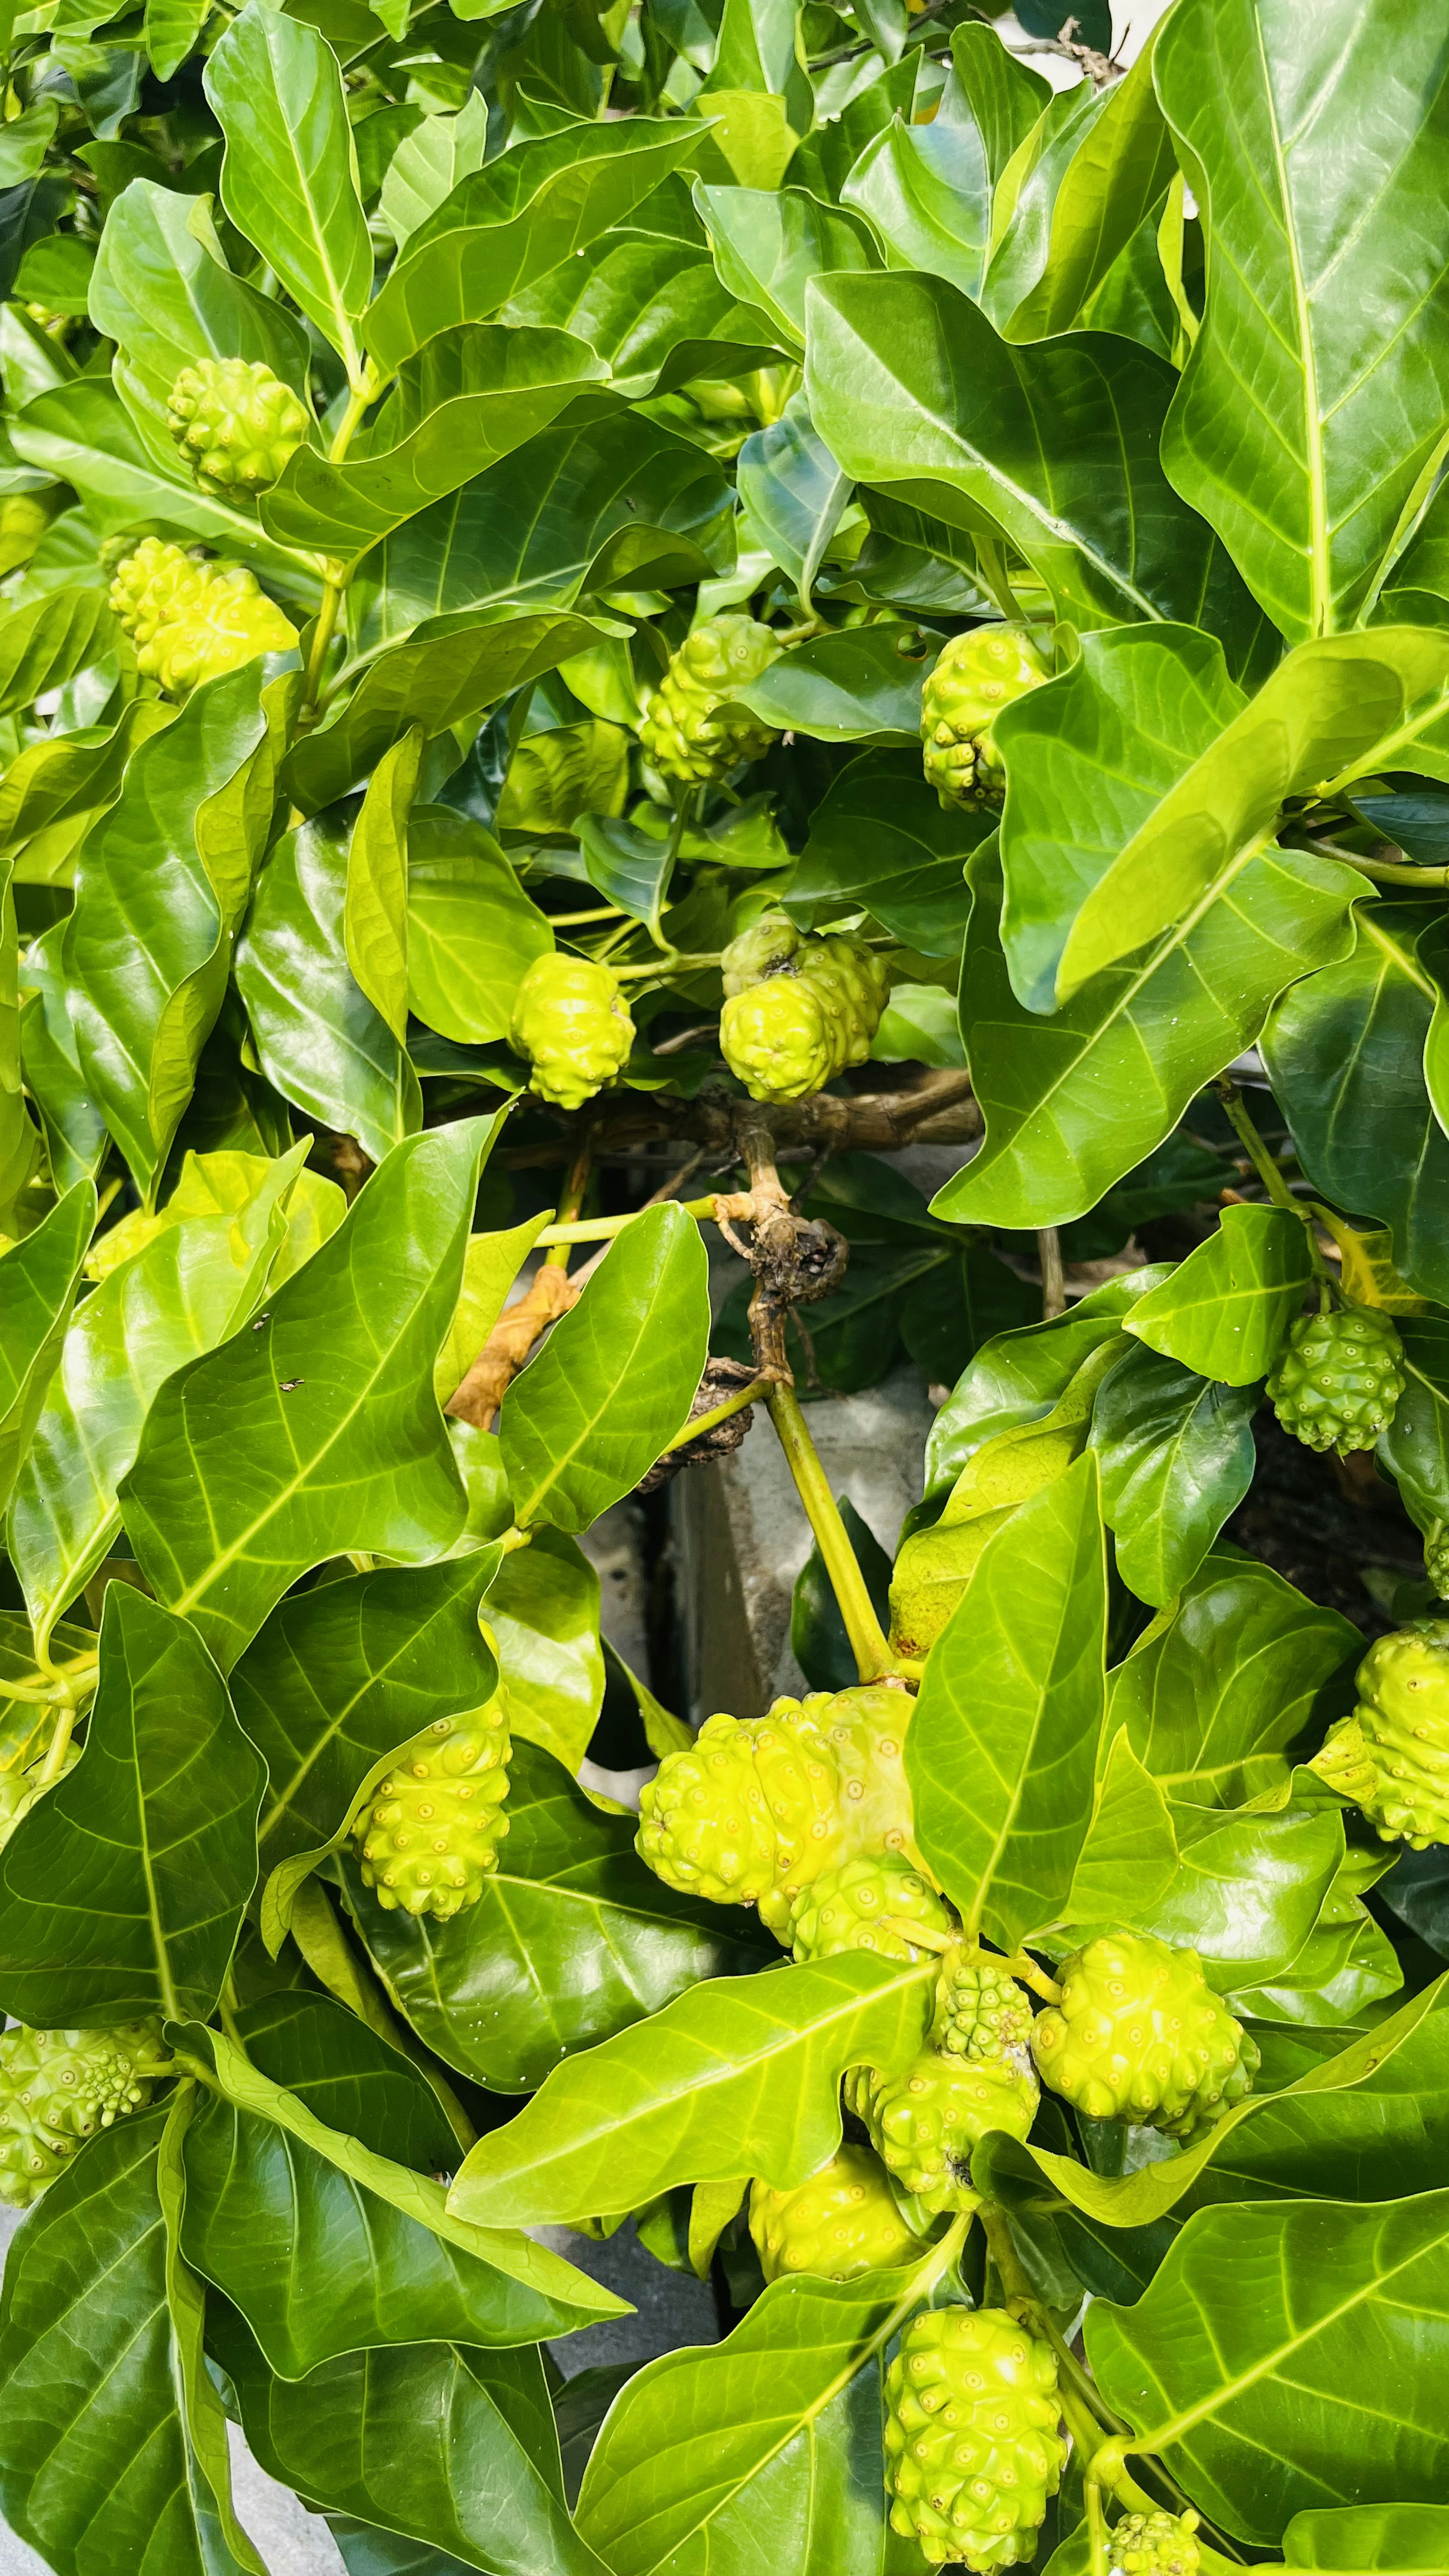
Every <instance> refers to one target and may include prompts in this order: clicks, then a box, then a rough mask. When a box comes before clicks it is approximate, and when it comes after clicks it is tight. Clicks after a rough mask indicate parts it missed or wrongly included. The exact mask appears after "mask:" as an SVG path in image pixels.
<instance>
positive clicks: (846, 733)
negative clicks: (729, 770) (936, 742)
mask: <svg viewBox="0 0 1449 2576" xmlns="http://www.w3.org/2000/svg"><path fill="white" fill-rule="evenodd" d="M924 678H925V668H924V656H923V654H922V652H921V648H920V644H919V642H918V640H917V634H916V630H915V629H914V628H913V627H905V626H896V625H885V626H862V627H854V628H848V629H844V630H840V631H837V632H836V633H834V634H828V635H813V636H811V638H810V639H809V641H808V643H804V644H796V645H793V646H792V647H791V649H790V650H789V651H788V652H786V653H781V654H780V655H779V656H778V658H777V659H776V660H775V661H773V662H772V663H771V664H770V667H769V669H768V670H767V671H764V672H762V673H761V675H760V677H759V679H758V680H752V681H751V683H750V685H749V687H748V688H747V689H741V690H739V691H738V693H737V699H736V703H737V704H739V705H740V706H745V707H748V708H749V709H750V711H751V713H752V714H753V715H757V716H759V717H760V719H761V721H762V722H763V723H765V724H768V725H778V726H779V727H780V729H781V731H782V732H786V733H791V732H793V733H806V734H813V735H814V736H815V737H816V738H817V740H819V741H821V742H876V743H904V742H909V743H911V744H913V745H914V744H918V743H919V741H920V738H921V682H922V680H923V679H924Z"/></svg>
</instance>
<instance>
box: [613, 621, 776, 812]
mask: <svg viewBox="0 0 1449 2576" xmlns="http://www.w3.org/2000/svg"><path fill="white" fill-rule="evenodd" d="M779 650H780V647H779V645H778V643H777V642H776V640H775V637H774V636H773V635H772V634H771V632H770V629H769V627H768V626H761V625H759V624H757V622H756V620H755V619H754V618H753V617H746V616H745V615H744V614H743V613H742V612H741V611H740V610H738V609H727V610H726V611H725V612H724V613H723V614H722V615H721V616H719V617H711V618H708V619H707V620H706V621H705V623H704V625H702V626H696V628H695V630H694V632H693V634H692V635H686V637H685V639H684V642H683V643H682V644H681V645H680V648H679V650H678V652H677V653H676V654H675V655H674V658H673V660H672V661H671V662H670V665H669V668H668V670H667V671H666V672H665V674H664V677H663V679H662V680H661V681H660V683H659V686H658V688H657V689H656V690H655V692H654V694H653V696H652V697H651V698H650V700H649V702H648V704H647V706H646V707H645V709H644V716H643V721H642V723H641V724H640V727H639V741H640V745H641V747H642V749H643V753H644V757H645V759H646V760H648V761H650V762H652V764H653V766H654V767H655V768H656V769H657V770H658V771H659V773H660V775H661V777H664V778H675V779H679V780H681V781H682V782H683V783H684V784H685V785H686V786H691V787H702V786H705V785H706V784H708V782H709V781H710V780H711V779H716V778H725V777H727V776H728V774H729V772H730V771H731V770H732V769H734V768H737V767H738V765H739V763H740V762H741V761H742V760H758V759H760V757H761V755H762V754H763V753H765V752H767V751H768V750H769V748H770V745H771V743H772V742H773V741H774V739H775V735H774V732H773V730H772V729H771V727H770V726H769V725H762V724H758V723H756V722H755V720H754V719H753V717H749V716H745V717H741V718H738V719H735V720H733V721H731V722H730V723H728V724H726V723H723V722H721V721H720V720H719V718H718V717H717V715H716V712H715V711H716V709H717V708H719V707H721V706H723V705H724V704H726V702H727V701H729V700H731V699H732V698H734V696H735V695H736V693H737V692H738V691H739V690H740V689H747V688H748V687H749V686H750V683H751V681H752V680H757V679H758V678H759V676H760V673H761V672H762V671H766V670H768V669H769V666H770V664H771V663H772V662H773V661H774V659H775V657H776V655H777V654H778V652H779Z"/></svg>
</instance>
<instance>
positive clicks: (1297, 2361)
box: [1087, 2191, 1449, 2547]
mask: <svg viewBox="0 0 1449 2576" xmlns="http://www.w3.org/2000/svg"><path fill="white" fill-rule="evenodd" d="M1248 2282H1251V2283H1252V2285H1253V2287H1252V2293H1251V2295H1250V2296H1247V2297H1245V2296H1244V2295H1243V2285H1244V2284H1246V2283H1248ZM1446 2310H1449V2192H1443V2191H1437V2192H1425V2193H1424V2194H1423V2195H1422V2197H1420V2198H1418V2199H1415V2200H1403V2201H1397V2202H1390V2203H1389V2204H1388V2205H1387V2206H1386V2207H1380V2208H1370V2209H1352V2208H1347V2207H1344V2206H1343V2205H1341V2204H1335V2203H1333V2202H1321V2201H1314V2202H1301V2201H1300V2202H1296V2203H1290V2204H1289V2205H1288V2206H1287V2207H1286V2208H1254V2207H1247V2208H1237V2209H1228V2210H1212V2211H1208V2212H1205V2213H1204V2214H1203V2215H1201V2216H1200V2217H1197V2218H1194V2219H1192V2220H1190V2221H1189V2223H1188V2225H1187V2227H1186V2228H1185V2229H1184V2230H1183V2233H1182V2235H1181V2236H1180V2237H1179V2238H1178V2241H1177V2243H1176V2245H1175V2246H1174V2247H1173V2249H1172V2251H1171V2253H1170V2254H1169V2255H1168V2258H1167V2260H1166V2262H1165V2263H1164V2264H1163V2267H1162V2269H1161V2271H1160V2272H1159V2273H1158V2275H1157V2277H1156V2279H1155V2280H1154V2281H1153V2282H1152V2284H1151V2286H1150V2287H1149V2289H1148V2290H1147V2292H1146V2293H1145V2295H1144V2296H1143V2298H1141V2299H1140V2300H1139V2301H1138V2303H1137V2305H1136V2307H1135V2308H1127V2309H1123V2308H1114V2307H1112V2306H1110V2305H1108V2304H1107V2303H1105V2302H1098V2303H1096V2304H1094V2306H1093V2308H1092V2310H1091V2314H1090V2318H1089V2321H1088V2325H1087V2350H1088V2354H1089V2357H1090V2360H1091V2364H1092V2368H1093V2372H1094V2374H1095V2376H1096V2379H1097V2383H1098V2386H1099V2387H1100V2388H1101V2390H1102V2393H1103V2395H1104V2396H1105V2398H1106V2400H1107V2402H1108V2404H1109V2405H1110V2406H1114V2407H1116V2408H1117V2410H1118V2411H1119V2413H1121V2414H1123V2415H1125V2416H1126V2418H1127V2420H1128V2423H1129V2424H1130V2425H1131V2427H1132V2430H1133V2433H1134V2434H1136V2435H1140V2436H1141V2437H1142V2447H1143V2448H1144V2449H1149V2450H1153V2451H1159V2452H1161V2453H1162V2454H1163V2458H1164V2463H1165V2465H1166V2467H1167V2468H1168V2469H1169V2470H1170V2471H1171V2473H1172V2474H1173V2475H1174V2476H1176V2477H1179V2478H1181V2479H1184V2480H1185V2481H1186V2483H1187V2485H1188V2486H1189V2488H1190V2490H1191V2492H1192V2493H1193V2494H1194V2495H1195V2496H1197V2497H1198V2498H1199V2500H1200V2502H1201V2504H1202V2506H1203V2508H1204V2510H1205V2511H1207V2512H1208V2513H1210V2514H1211V2515H1212V2516H1213V2517H1214V2519H1215V2520H1217V2521H1219V2522H1220V2523H1222V2525H1223V2526H1224V2527H1225V2529H1227V2530H1228V2531H1230V2532H1232V2533H1233V2534H1234V2535H1235V2536H1236V2537H1237V2538H1239V2539H1242V2540H1248V2541H1253V2542H1257V2543H1259V2544H1262V2545H1266V2546H1269V2547H1271V2546H1272V2545H1273V2544H1274V2543H1276V2542H1277V2541H1278V2540H1279V2539H1280V2538H1281V2536H1282V2533H1283V2530H1284V2528H1285V2526H1286V2524H1287V2523H1288V2521H1289V2520H1290V2518H1291V2517H1292V2515H1293V2514H1295V2513H1301V2512H1305V2511H1307V2510H1309V2509H1311V2508H1313V2507H1322V2506H1332V2505H1342V2504H1347V2503H1350V2502H1352V2503H1356V2504H1365V2503H1367V2504H1373V2503H1387V2502H1389V2501H1390V2500H1391V2499H1392V2500H1396V2501H1397V2500H1402V2501H1406V2502H1409V2503H1414V2502H1420V2503H1424V2504H1429V2503H1433V2502H1435V2501H1437V2499H1438V2498H1439V2497H1440V2496H1442V2494H1443V2492H1444V2480H1445V2477H1446V2475H1449V2435H1446V2431H1445V2408H1444V2398H1445V2394H1446V2386H1445V2371H1444V2362H1443V2357H1442V2349H1441V2345H1440V2340H1439V2333H1438V2328H1439V2322H1440V2320H1441V2319H1442V2318H1443V2316H1444V2315H1445V2313H1446ZM1368 2395H1371V2397H1372V2401H1373V2402H1372V2404H1367V2403H1366V2402H1365V2399H1366V2396H1368Z"/></svg>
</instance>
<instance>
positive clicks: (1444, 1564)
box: [1424, 1521, 1449, 1601]
mask: <svg viewBox="0 0 1449 2576" xmlns="http://www.w3.org/2000/svg"><path fill="white" fill-rule="evenodd" d="M1424 1572H1425V1573H1426V1574H1427V1576H1428V1578H1429V1582H1430V1585H1431V1587H1432V1589H1433V1590H1434V1591H1435V1592H1437V1593H1438V1595H1439V1598H1440V1600H1441V1601H1449V1521H1435V1522H1434V1524H1433V1526H1432V1527H1431V1528H1430V1530H1429V1531H1428V1532H1427V1534H1426V1536H1425V1539H1424Z"/></svg>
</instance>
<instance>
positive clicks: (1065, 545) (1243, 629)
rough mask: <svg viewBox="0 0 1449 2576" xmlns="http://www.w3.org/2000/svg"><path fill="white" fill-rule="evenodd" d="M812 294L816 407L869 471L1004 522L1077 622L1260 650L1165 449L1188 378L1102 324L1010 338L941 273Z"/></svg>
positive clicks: (919, 499) (930, 505) (901, 488)
mask: <svg viewBox="0 0 1449 2576" xmlns="http://www.w3.org/2000/svg"><path fill="white" fill-rule="evenodd" d="M808 292H809V313H810V341H809V354H808V357H807V361H806V371H805V372H806V386H807V390H808V392H809V395H810V411H811V417H812V418H813V420H814V422H815V426H816V428H817V430H818V431H819V433H820V435H821V437H822V438H823V439H824V441H825V443H826V445H827V447H828V448H829V449H830V452H831V454H832V456H834V457H835V459H836V461H837V463H838V464H839V465H840V466H841V468H842V469H843V471H844V472H846V473H847V474H850V475H852V476H853V477H854V479H855V480H856V482H858V483H870V484H876V485H880V486H883V487H884V488H885V490H886V491H888V492H892V493H896V494H898V495H899V497H900V498H901V499H902V500H905V501H908V502H914V503H915V504H916V505H917V507H919V508H921V509H923V510H927V511H929V512H931V513H932V515H933V516H935V517H936V518H938V519H945V520H947V521H948V522H949V523H950V524H951V525H952V526H954V527H962V528H965V529H967V530H968V531H970V532H971V533H972V534H976V533H981V534H984V535H986V536H991V535H993V534H995V533H996V531H997V530H998V529H999V530H1001V531H1002V532H1004V534H1005V535H1006V536H1008V537H1009V538H1010V540H1011V542H1012V543H1013V545H1015V546H1017V547H1019V548H1020V550H1021V552H1022V553H1023V554H1024V555H1025V557H1026V559H1027V562H1028V563H1029V564H1030V565H1031V566H1032V569H1033V571H1035V572H1036V573H1037V574H1038V575H1039V577H1040V579H1041V580H1042V581H1043V582H1045V583H1046V585H1047V588H1048V590H1049V591H1050V592H1051V595H1052V598H1053V600H1054V602H1055V605H1056V612H1057V615H1058V616H1059V617H1063V618H1066V619H1068V620H1070V621H1071V622H1072V623H1073V624H1074V625H1076V626H1079V627H1094V626H1103V625H1117V624H1120V623H1122V622H1124V621H1125V622H1127V623H1135V622H1136V621H1137V620H1139V619H1156V618H1178V617H1180V618H1183V619H1185V620H1187V621H1188V622H1192V623H1197V624H1200V625H1203V626H1206V627H1207V628H1208V629H1209V631H1211V632H1221V633H1222V634H1223V637H1224V640H1225V641H1227V642H1229V644H1230V652H1229V659H1230V662H1234V663H1236V662H1237V661H1238V660H1239V659H1240V658H1241V656H1242V654H1244V653H1246V652H1247V651H1248V650H1250V649H1251V646H1252V643H1253V640H1254V637H1255V635H1256V632H1257V622H1258V621H1257V619H1256V618H1255V617H1254V616H1253V614H1252V610H1251V606H1250V603H1249V601H1248V598H1247V594H1246V593H1245V592H1244V590H1243V589H1242V586H1241V584H1240V582H1239V580H1238V577H1237V575H1236V573H1235V572H1234V571H1233V569H1232V567H1231V565H1230V564H1229V563H1228V562H1227V560H1226V558H1225V557H1224V556H1223V555H1222V554H1221V552H1220V551H1219V549H1218V548H1217V547H1216V546H1215V545H1214V543H1213V541H1212V539H1211V537H1210V536H1209V534H1208V532H1207V530H1206V529H1205V528H1204V527H1203V526H1202V524H1201V522H1200V521H1198V520H1196V519H1195V518H1194V517H1193V516H1192V514H1191V513H1190V512H1189V511H1188V510H1187V509H1186V508H1185V506H1184V505H1183V503H1182V502H1180V501H1179V500H1178V498H1177V496H1176V494H1175V493H1174V492H1173V491H1172V490H1171V487H1170V486H1169V485H1168V483H1167V481H1166V479H1165V477H1164V475H1163V472H1162V468H1161V465H1160V463H1159V461H1158V455H1157V441H1158V437H1159V434H1160V428H1161V423H1162V421H1163V419H1164V417H1165V415H1166V410H1167V403H1168V399H1169V396H1170V394H1171V391H1172V387H1173V385H1174V383H1175V382H1176V378H1175V377H1174V375H1173V372H1172V369H1171V368H1170V367H1169V366H1167V365H1166V364H1165V363H1164V362H1163V361H1162V360H1161V359H1159V358H1155V357H1153V356H1152V355H1151V354H1150V352H1149V351H1147V350H1146V349H1139V348H1135V347H1133V346H1132V345H1131V343H1130V342H1127V341H1124V340H1115V339H1111V338H1109V337H1107V335H1106V334H1104V333H1096V332H1079V333H1072V334H1070V335H1068V336H1066V337H1064V338H1062V339H1060V340H1055V341H1048V342H1043V343H1041V344H1040V345H1038V346H1036V347H1034V348H1028V349H1012V348H1008V347H1007V345H1006V343H1005V342H1004V341H1003V340H1001V339H999V338H998V336H997V334H996V333H995V331H993V329H992V327H991V325H990V323H989V322H988V321H987V319H986V316H985V314H984V313H982V312H980V311H979V310H978V308H977V306H976V305H974V304H972V303H971V302H970V301H969V300H968V298H967V297H966V296H964V295H962V294H961V293H960V292H959V291H958V290H957V289H956V288H955V287H953V286H948V285H946V284H945V283H944V281H943V280H941V279H939V278H933V277H919V276H906V275H903V274H901V273H900V272H893V273H892V274H890V275H888V276H886V277H859V278H852V277H836V278H828V279H819V280H817V281H816V282H815V283H814V284H813V285H812V286H811V287H810V289H809V291H808ZM1063 419H1070V421H1071V423H1072V437H1071V439H1070V441H1068V442H1064V441H1063V440H1062V438H1061V436H1060V424H1061V422H1062V421H1063Z"/></svg>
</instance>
